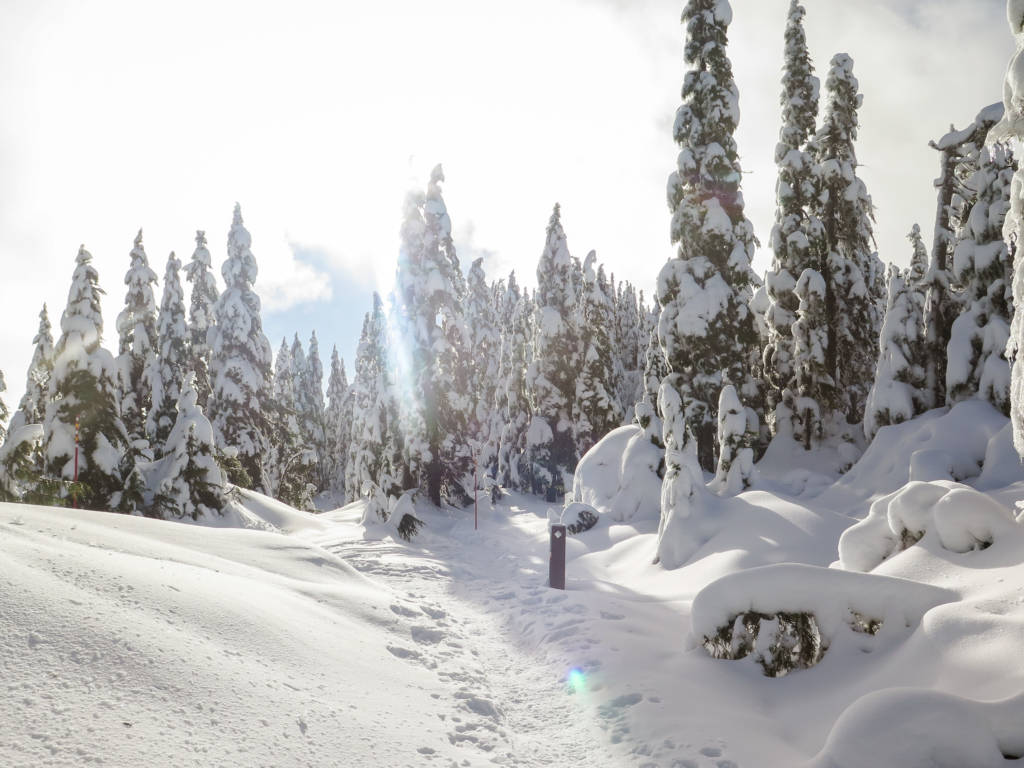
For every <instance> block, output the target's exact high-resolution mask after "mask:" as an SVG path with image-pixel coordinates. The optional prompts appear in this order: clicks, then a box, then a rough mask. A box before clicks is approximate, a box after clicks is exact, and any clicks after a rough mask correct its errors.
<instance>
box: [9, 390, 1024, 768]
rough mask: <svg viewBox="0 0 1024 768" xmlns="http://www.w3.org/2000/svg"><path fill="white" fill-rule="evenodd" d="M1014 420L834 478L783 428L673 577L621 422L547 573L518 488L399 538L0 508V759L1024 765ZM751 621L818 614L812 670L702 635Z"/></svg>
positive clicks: (900, 449)
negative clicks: (723, 650)
mask: <svg viewBox="0 0 1024 768" xmlns="http://www.w3.org/2000/svg"><path fill="white" fill-rule="evenodd" d="M1005 424H1006V421H1005V419H1002V417H1000V416H998V414H996V413H995V412H994V411H992V409H991V408H989V407H988V406H985V405H983V404H980V403H966V404H963V405H961V406H957V408H955V409H954V410H953V411H952V412H941V411H936V412H932V413H929V414H925V415H924V416H923V417H920V418H919V419H916V420H915V421H914V422H912V423H910V424H904V425H900V426H896V427H886V428H884V429H883V430H882V431H881V432H880V433H879V435H878V436H877V437H876V439H875V441H874V442H873V443H872V445H871V447H870V448H869V449H868V451H867V453H866V454H865V455H864V456H863V457H862V458H861V459H860V461H859V462H858V463H857V464H856V465H855V466H854V468H853V469H852V470H851V471H850V472H848V473H847V474H846V475H844V476H843V477H842V478H841V479H839V480H838V482H835V481H836V476H835V475H834V474H833V475H830V469H829V466H830V464H829V461H828V460H827V458H828V457H822V456H817V457H815V458H814V459H813V460H812V462H809V463H807V464H805V465H804V466H803V467H797V466H796V465H795V463H796V462H797V460H798V459H799V458H800V454H799V453H798V451H799V449H798V448H794V447H792V446H789V447H787V446H781V445H780V446H776V448H775V449H774V452H773V453H772V454H770V455H769V457H768V461H766V462H762V466H761V473H760V477H759V479H758V480H757V484H756V485H755V487H754V489H753V490H750V491H747V492H745V493H743V494H740V495H739V496H736V497H719V496H713V495H710V494H709V499H708V501H707V505H706V507H705V508H704V509H703V510H702V511H701V514H700V515H698V516H697V520H698V522H699V523H700V540H699V542H698V544H699V546H697V548H696V550H695V554H694V555H693V556H692V557H690V558H689V559H688V560H687V562H686V563H685V564H684V565H683V566H682V567H680V568H678V569H676V570H666V569H665V568H663V567H662V566H661V565H656V564H654V563H653V560H654V556H655V554H656V552H657V549H658V545H657V526H658V520H657V517H656V510H655V511H654V512H652V510H651V509H649V506H650V504H652V503H656V496H655V495H653V494H652V493H651V492H650V490H651V489H650V486H649V482H650V481H649V478H645V477H643V475H642V472H643V471H647V470H645V469H644V461H643V460H642V456H639V454H633V453H630V454H629V455H627V456H626V461H625V462H623V461H622V455H623V452H626V446H628V445H630V439H629V435H624V434H618V435H616V436H615V438H614V439H613V440H611V441H609V442H608V443H607V444H602V445H599V446H598V448H599V449H601V450H603V451H604V453H603V454H601V455H600V456H599V457H598V458H600V461H599V462H597V463H599V464H601V466H603V467H606V468H607V467H609V466H614V465H615V464H616V459H615V454H616V452H618V455H619V462H618V463H619V465H620V467H621V466H627V465H628V466H629V467H631V468H632V469H630V470H629V471H628V472H626V473H625V474H623V473H621V472H619V473H614V472H612V473H608V472H605V473H604V474H603V476H602V479H603V482H604V485H603V486H602V487H601V488H596V489H595V488H592V489H590V490H589V491H588V494H589V495H588V499H590V503H595V502H600V501H601V500H602V499H605V500H614V499H620V500H621V499H623V498H626V497H627V496H628V498H629V499H630V502H629V505H627V506H628V507H629V509H628V510H627V511H625V512H621V513H620V514H610V512H614V510H611V509H608V508H602V507H601V505H600V504H598V503H595V506H598V508H599V509H601V511H602V515H601V518H600V520H599V522H598V524H597V526H596V527H594V528H593V529H592V530H589V531H586V532H583V533H581V534H579V535H578V536H575V537H572V538H571V539H570V540H569V542H568V580H567V589H566V590H565V591H558V590H551V589H549V588H548V587H547V586H546V580H547V569H548V554H547V552H548V517H549V515H548V509H547V505H545V504H543V503H542V502H539V501H538V500H536V499H533V498H526V497H521V496H515V495H513V496H511V497H506V498H505V499H503V500H502V501H501V502H500V503H499V504H498V505H496V506H495V507H494V508H491V507H490V505H488V504H482V505H481V513H480V525H479V529H478V530H474V528H473V516H472V510H471V509H470V510H468V511H466V510H459V511H452V510H449V511H445V512H438V511H433V512H431V511H427V510H424V509H420V510H418V513H417V514H419V515H420V516H422V517H423V519H424V520H425V522H426V526H425V527H424V528H423V530H422V531H421V533H420V535H419V536H417V538H416V539H415V540H414V542H413V543H411V544H407V543H405V542H402V541H396V540H394V538H392V537H391V536H390V535H388V533H387V531H388V529H387V528H386V527H383V526H371V527H369V528H368V529H367V528H364V527H363V526H362V525H361V524H360V522H359V521H360V518H361V513H362V510H361V505H358V504H357V505H352V506H349V507H346V508H343V509H340V510H336V511H333V512H328V513H326V514H322V515H316V516H314V515H307V514H305V513H300V512H296V511H294V510H292V509H290V508H288V507H285V506H284V505H281V504H278V503H276V502H273V501H270V500H267V499H264V498H262V497H259V496H257V495H255V494H245V495H244V497H243V503H244V505H245V507H246V513H245V514H244V515H242V516H239V517H238V518H237V519H236V520H235V522H239V521H244V522H245V524H247V525H250V526H260V528H262V529H256V528H252V527H250V528H223V527H221V528H216V527H208V526H201V525H191V524H183V523H172V522H162V521H154V520H147V519H141V518H133V517H125V516H121V515H111V514H105V513H94V512H85V511H74V510H67V509H51V508H41V507H30V506H23V505H9V504H4V505H0V765H4V766H8V765H9V766H41V765H88V764H102V765H116V766H121V765H146V766H176V767H177V766H184V765H197V766H263V765H265V766H292V765H296V766H297V765H314V766H363V765H366V766H370V765H374V766H376V765H387V766H405V765H409V766H421V765H424V766H429V765H438V766H451V765H465V766H478V765H507V766H576V765H579V766H660V767H661V768H694V767H695V766H698V767H700V768H711V767H714V768H728V767H729V766H761V767H764V766H800V765H807V766H814V768H825V767H826V766H843V767H844V768H847V767H849V768H856V767H858V766H864V767H865V768H866V767H867V766H872V768H877V766H880V765H885V766H901V767H902V766H932V765H935V766H950V767H952V766H957V767H958V768H964V767H965V766H971V767H974V766H1000V765H1004V764H1005V765H1010V764H1018V763H1017V762H1016V761H1013V760H1010V759H1009V757H1010V756H1020V755H1024V694H1022V692H1024V661H1022V659H1024V525H1022V523H1021V519H1020V518H1021V515H1020V510H1019V509H1018V505H1024V472H1022V471H1021V468H1020V465H1019V462H1017V461H1016V460H1013V461H1011V460H1008V459H1007V456H1011V457H1012V454H1011V453H1010V451H1012V448H1011V447H1010V444H1009V436H1008V431H1007V430H1006V429H1005ZM613 444H614V446H617V447H610V446H612V445H613ZM633 445H634V448H635V449H636V450H637V451H639V450H640V449H639V448H638V447H636V443H635V441H634V442H633ZM790 449H792V450H791V452H790V454H789V456H788V458H787V456H786V455H784V454H785V453H786V451H787V450H790ZM598 453H599V454H600V453H601V451H600V450H599V451H598ZM835 454H836V456H839V455H840V454H843V451H835ZM595 461H596V460H595V459H594V456H592V457H591V463H592V464H593V463H594V462H595ZM769 466H770V471H768V469H769ZM779 467H782V468H785V470H786V471H784V472H783V471H780V470H779V469H778V468H779ZM584 474H585V473H584ZM597 474H600V473H597ZM613 475H614V477H613ZM645 484H646V485H645ZM624 487H629V488H630V493H628V494H625V495H624ZM978 489H981V490H983V491H984V493H982V492H980V491H979V490H978ZM608 503H612V501H609V502H608ZM903 547H906V549H902V548H903ZM829 566H832V567H829ZM751 611H753V612H757V613H759V614H760V615H762V616H763V617H764V618H763V619H762V621H761V630H760V631H761V634H760V635H759V637H768V636H769V632H770V631H772V630H773V629H776V628H777V627H778V624H777V623H776V624H773V623H772V622H773V621H774V619H773V618H771V617H773V616H775V614H776V613H779V614H786V613H787V612H788V613H798V612H801V611H803V612H811V613H813V615H814V617H815V622H816V623H815V627H816V632H817V633H818V634H817V637H818V638H819V639H820V642H821V646H822V649H823V653H822V654H819V657H820V661H818V663H817V664H815V665H813V666H810V668H806V669H796V670H794V671H792V672H790V673H789V674H788V675H785V676H783V677H767V676H765V675H764V674H763V670H762V667H761V665H760V664H759V663H757V661H756V659H757V658H758V657H763V656H764V655H765V654H766V653H769V649H768V648H767V647H766V646H767V644H766V643H764V642H763V641H762V643H761V644H758V645H757V647H756V650H755V651H754V652H752V653H750V654H749V655H747V656H746V658H743V659H740V660H737V661H726V660H718V659H715V658H712V656H711V655H710V654H709V652H708V651H707V650H705V647H704V639H705V636H706V635H713V634H714V633H715V631H717V630H718V629H719V628H720V627H722V626H723V625H726V626H727V625H729V624H730V623H731V622H732V621H733V620H734V619H735V617H736V616H737V615H738V614H744V613H745V612H751ZM879 622H880V624H879ZM755 644H756V641H755Z"/></svg>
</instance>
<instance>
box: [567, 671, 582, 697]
mask: <svg viewBox="0 0 1024 768" xmlns="http://www.w3.org/2000/svg"><path fill="white" fill-rule="evenodd" d="M585 682H586V678H585V677H584V675H583V670H582V669H580V668H579V667H573V668H572V669H570V670H569V675H568V683H569V690H570V691H572V692H573V693H581V692H582V691H583V689H584V683H585Z"/></svg>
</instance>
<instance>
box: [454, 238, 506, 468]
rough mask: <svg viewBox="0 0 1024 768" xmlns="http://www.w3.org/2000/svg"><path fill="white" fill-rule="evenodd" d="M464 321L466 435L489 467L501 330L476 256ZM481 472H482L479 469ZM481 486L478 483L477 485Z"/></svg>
mask: <svg viewBox="0 0 1024 768" xmlns="http://www.w3.org/2000/svg"><path fill="white" fill-rule="evenodd" d="M466 283H467V290H468V293H467V295H466V309H465V313H464V314H465V323H466V331H467V333H468V335H469V338H468V339H467V340H466V342H467V343H466V346H465V349H464V354H463V361H464V366H465V367H466V369H467V375H468V383H469V386H468V393H467V394H468V398H469V399H468V411H469V413H468V419H467V421H468V424H467V432H466V438H467V439H468V440H470V441H471V444H472V445H473V446H476V449H477V452H478V456H477V459H478V461H479V464H480V467H481V468H488V467H491V466H492V465H494V464H495V463H496V459H497V456H496V454H497V448H498V445H497V439H496V436H492V434H491V430H492V429H493V428H494V424H495V419H494V409H495V397H496V391H497V388H498V384H499V382H500V379H499V368H500V355H501V331H500V329H499V327H498V314H499V312H500V310H501V305H500V304H496V303H495V301H494V297H493V295H492V293H491V290H490V288H489V286H488V285H487V278H486V275H485V274H484V269H483V259H482V258H479V259H476V260H475V261H474V262H473V264H472V265H471V266H470V268H469V275H468V277H467V280H466ZM481 473H482V474H483V471H482V470H481ZM481 487H482V486H481Z"/></svg>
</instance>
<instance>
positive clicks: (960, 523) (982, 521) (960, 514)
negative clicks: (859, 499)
mask: <svg viewBox="0 0 1024 768" xmlns="http://www.w3.org/2000/svg"><path fill="white" fill-rule="evenodd" d="M1014 526H1015V522H1014V517H1013V513H1012V512H1011V511H1010V510H1009V509H1007V508H1006V507H1004V506H1003V505H1002V504H1000V503H999V502H998V501H996V500H995V499H993V498H992V497H991V496H988V495H986V494H984V493H981V492H979V491H976V490H974V489H972V488H968V487H967V486H964V485H961V484H959V483H954V482H952V481H936V482H930V483H926V482H919V481H913V482H910V483H908V484H907V485H906V486H904V487H903V488H901V489H900V490H898V491H896V492H895V493H890V494H888V495H887V496H883V497H882V498H881V499H878V500H877V501H875V502H874V503H873V504H872V505H871V509H870V511H869V512H868V516H867V517H866V518H865V519H864V520H861V521H860V522H859V523H857V524H856V525H854V526H852V527H851V528H849V529H847V530H846V531H844V532H843V535H842V536H841V537H840V539H839V566H840V567H841V568H844V569H846V570H849V571H870V570H873V569H874V568H876V567H877V566H878V565H879V564H880V563H882V562H883V561H884V560H887V559H888V558H890V557H892V556H893V555H895V554H897V553H899V552H901V551H903V550H905V549H907V548H908V547H910V546H912V545H914V544H915V543H917V542H918V541H920V540H921V539H922V538H923V537H924V536H925V534H926V533H928V531H930V530H934V531H935V533H936V535H937V537H938V540H939V544H940V546H941V547H942V548H943V549H946V550H949V551H951V552H970V551H972V550H975V549H984V548H985V547H987V546H988V545H990V544H991V543H992V542H993V541H994V540H995V538H996V536H998V535H999V534H1000V533H1004V532H1006V531H1008V530H1011V529H1012V528H1014Z"/></svg>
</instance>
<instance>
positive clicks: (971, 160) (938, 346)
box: [924, 104, 1002, 408]
mask: <svg viewBox="0 0 1024 768" xmlns="http://www.w3.org/2000/svg"><path fill="white" fill-rule="evenodd" d="M1001 117H1002V107H1001V105H999V104H994V105H992V106H990V107H986V108H985V109H983V110H982V111H981V112H980V113H979V114H978V116H977V117H976V118H975V120H974V122H973V123H971V125H969V126H968V127H967V128H965V129H963V130H961V131H957V130H952V131H950V132H949V133H947V134H946V135H945V136H943V137H942V138H941V139H939V140H938V141H937V142H935V141H933V142H930V146H931V147H932V148H933V149H935V150H937V151H938V152H939V158H940V171H939V172H940V175H939V178H938V179H937V180H936V182H935V186H936V188H937V189H938V201H937V208H936V215H935V234H934V240H933V243H932V255H931V262H930V264H929V266H928V273H927V275H926V277H925V282H926V284H927V286H928V291H927V298H926V302H925V310H924V325H925V339H926V341H927V344H928V360H927V369H926V374H925V376H926V391H927V393H928V397H929V401H928V404H929V407H932V408H936V407H939V406H942V405H945V404H946V396H947V386H946V371H947V367H948V358H947V352H948V349H949V343H950V338H951V336H952V332H953V323H954V322H955V320H956V319H957V317H958V316H959V315H960V313H961V312H962V311H963V310H964V301H965V299H966V297H965V295H964V294H963V293H962V292H958V291H956V290H955V286H954V283H955V279H954V276H953V257H954V252H955V249H956V245H957V240H958V233H962V232H963V230H964V228H965V227H966V224H967V222H966V214H967V211H968V210H969V209H970V206H971V205H972V204H973V202H974V198H975V197H976V194H977V193H976V191H975V190H973V189H971V188H970V187H969V186H968V185H967V183H966V182H967V180H968V179H970V178H971V177H972V176H973V174H974V172H975V170H976V169H977V168H978V160H979V157H980V152H981V148H982V146H983V145H984V143H985V137H986V135H987V134H988V132H989V130H990V129H991V128H992V126H993V125H995V123H996V122H998V120H999V119H1000V118H1001Z"/></svg>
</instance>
